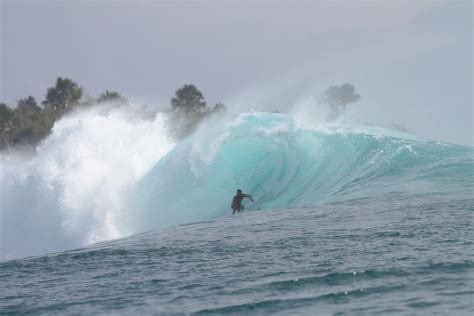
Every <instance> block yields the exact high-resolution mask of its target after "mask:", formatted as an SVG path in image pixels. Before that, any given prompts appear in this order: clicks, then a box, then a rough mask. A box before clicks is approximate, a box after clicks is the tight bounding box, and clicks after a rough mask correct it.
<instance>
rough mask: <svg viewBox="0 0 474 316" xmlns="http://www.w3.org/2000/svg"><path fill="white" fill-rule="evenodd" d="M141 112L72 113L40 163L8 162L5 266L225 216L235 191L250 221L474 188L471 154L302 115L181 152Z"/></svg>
mask: <svg viewBox="0 0 474 316" xmlns="http://www.w3.org/2000/svg"><path fill="white" fill-rule="evenodd" d="M139 114H140V113H138V114H137V111H136V110H133V107H120V108H113V107H108V106H99V107H95V108H89V109H86V110H82V111H80V112H77V113H72V114H70V115H68V116H66V117H64V118H63V119H61V120H60V121H58V122H57V123H56V125H55V126H54V130H53V132H52V134H51V135H50V136H49V137H48V138H47V139H46V140H45V141H44V142H43V143H42V144H41V145H40V146H39V147H38V148H37V154H36V155H34V156H23V155H21V154H16V155H14V154H8V155H4V156H3V157H2V161H1V163H2V173H1V176H0V181H1V182H0V183H1V186H2V197H1V200H2V204H1V226H0V229H1V231H0V238H1V240H0V259H2V260H5V259H11V258H17V257H23V256H29V255H39V254H44V253H48V252H55V251H61V250H66V249H71V248H77V247H80V246H84V245H87V244H91V243H95V242H99V241H104V240H109V239H114V238H119V237H124V236H128V235H131V234H135V233H139V232H144V231H147V230H151V229H156V228H163V227H167V226H172V225H177V224H183V223H190V222H196V221H201V220H208V219H213V218H216V217H220V216H223V215H225V214H228V212H229V204H230V200H231V197H232V195H233V194H234V192H235V189H237V188H242V189H243V190H244V191H245V192H249V193H251V194H252V195H253V196H254V198H255V203H253V204H251V205H250V204H249V205H247V210H248V211H258V210H265V211H271V210H272V209H278V208H292V207H305V206H309V205H315V204H318V203H328V202H331V203H332V202H338V201H344V200H348V199H364V198H370V197H374V196H379V197H380V196H384V195H391V194H394V193H395V194H396V193H401V192H411V193H413V194H424V193H427V192H429V193H431V194H432V193H436V192H447V191H450V190H458V189H463V188H464V189H463V190H472V183H470V180H469V179H470V177H469V176H471V178H472V174H470V173H469V172H470V170H471V169H470V168H471V167H472V148H470V147H465V146H457V145H448V144H441V143H437V142H433V141H427V140H423V139H419V138H417V137H415V136H413V135H409V134H405V133H399V132H394V131H391V130H387V129H381V128H372V127H366V126H354V125H349V124H343V123H342V122H338V123H332V124H327V123H325V122H324V120H319V121H317V120H315V118H316V117H318V113H310V112H307V111H306V110H305V108H304V107H302V108H299V109H295V111H294V113H292V114H291V115H287V114H275V113H243V114H240V115H231V114H222V115H219V116H211V117H210V118H209V119H207V120H206V121H204V122H203V123H202V124H201V126H200V128H199V129H198V130H197V131H196V132H195V133H194V134H193V135H191V136H190V137H189V138H188V139H186V140H184V141H183V142H182V143H179V144H177V145H176V144H175V143H174V142H173V141H171V140H170V139H169V138H168V136H167V133H166V128H165V126H166V119H167V117H166V114H164V113H158V114H157V115H156V116H155V117H154V118H153V119H152V120H149V119H143V118H142V117H141V116H140V115H139ZM466 174H467V176H463V175H466ZM446 177H447V178H446ZM451 178H453V179H456V181H453V183H451V184H450V185H449V186H448V188H446V187H445V186H443V183H445V182H446V181H448V182H449V179H451ZM446 179H448V180H446ZM459 179H461V180H459ZM446 190H447V191H446Z"/></svg>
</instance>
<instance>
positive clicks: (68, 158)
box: [0, 106, 474, 315]
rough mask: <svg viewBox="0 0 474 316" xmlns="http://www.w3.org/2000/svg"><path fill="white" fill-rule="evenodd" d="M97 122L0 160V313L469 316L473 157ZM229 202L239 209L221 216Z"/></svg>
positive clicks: (91, 119) (327, 135)
mask: <svg viewBox="0 0 474 316" xmlns="http://www.w3.org/2000/svg"><path fill="white" fill-rule="evenodd" d="M168 123H169V121H168V118H167V115H166V113H157V114H156V115H154V116H153V117H152V118H149V117H143V115H142V114H141V113H139V112H138V111H133V110H132V109H131V108H126V109H124V108H118V109H117V108H114V107H106V106H102V107H96V108H90V109H87V110H83V111H81V112H77V113H74V114H72V115H69V116H67V117H64V118H63V119H61V120H60V121H59V122H57V123H56V125H55V126H54V130H53V132H52V133H51V135H50V136H49V137H48V138H47V139H46V140H45V141H44V142H43V143H42V144H41V145H40V146H38V148H37V149H36V151H37V154H36V155H34V156H26V155H22V154H20V153H11V152H10V153H8V154H6V153H5V154H3V155H2V158H1V174H0V184H1V187H2V190H1V205H0V207H1V209H0V280H1V284H2V288H1V289H0V314H9V313H39V314H41V313H44V314H64V313H73V314H77V313H79V314H90V313H93V314H97V313H101V314H102V313H105V314H132V313H141V314H282V315H287V314H293V315H298V314H301V315H308V314H319V315H326V314H336V313H341V314H387V313H393V314H407V315H408V314H410V315H412V314H427V313H429V314H456V315H469V314H472V313H473V312H474V304H473V298H474V291H473V290H472V289H473V288H474V277H473V275H474V262H473V258H474V256H473V255H474V248H473V243H474V235H473V230H472V223H473V211H474V203H473V202H474V199H473V193H474V192H473V190H474V181H473V180H474V155H473V154H474V151H473V148H472V147H469V146H461V145H454V144H447V143H441V142H437V141H434V140H427V139H423V138H420V137H417V136H414V135H411V134H407V133H401V132H396V131H392V130H388V129H384V128H376V127H369V126H360V125H351V124H347V123H345V124H343V123H338V124H314V125H311V124H309V125H308V124H302V123H301V121H300V120H299V119H298V118H297V117H295V116H292V115H288V114H279V113H268V112H250V113H243V114H239V115H231V114H220V115H215V116H212V117H210V118H209V119H207V120H206V121H204V122H203V124H201V126H200V127H199V129H198V130H197V131H196V132H195V133H193V134H192V135H191V136H190V137H188V138H187V139H185V140H184V141H182V142H180V143H176V142H174V141H172V140H171V138H170V137H168V135H167V133H166V126H167V124H168ZM237 189H242V190H243V191H244V192H245V193H250V194H251V195H252V196H253V198H254V200H255V202H254V203H251V202H248V201H246V202H245V203H246V210H245V212H244V213H242V214H238V215H235V216H232V215H231V209H230V202H231V200H232V196H233V195H234V194H235V191H236V190H237Z"/></svg>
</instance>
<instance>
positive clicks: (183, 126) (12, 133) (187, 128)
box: [0, 77, 360, 149]
mask: <svg viewBox="0 0 474 316" xmlns="http://www.w3.org/2000/svg"><path fill="white" fill-rule="evenodd" d="M82 95H83V88H82V87H81V86H79V85H78V84H77V83H75V82H74V81H72V80H71V79H68V78H61V77H58V78H57V80H56V84H55V85H54V86H53V87H51V88H48V89H47V92H46V96H45V100H44V101H42V102H41V105H42V106H39V105H38V103H37V102H36V100H35V98H34V97H32V96H29V97H27V98H24V99H20V100H18V101H17V104H16V107H15V108H11V107H9V106H8V105H7V104H5V103H0V149H5V148H11V147H15V146H19V145H24V146H33V147H34V146H36V145H37V144H38V143H39V142H41V141H42V140H43V139H44V138H45V137H46V136H47V135H48V134H49V133H50V132H51V129H52V128H53V126H54V123H55V122H56V121H57V120H59V119H60V118H61V117H62V116H63V115H65V114H66V113H68V112H71V111H74V110H75V109H77V108H81V107H88V106H94V105H96V104H99V103H113V105H124V104H128V101H127V99H126V98H125V97H123V96H122V95H120V94H119V93H118V92H115V91H109V90H106V91H105V92H104V93H102V94H100V95H99V96H98V97H97V98H91V97H87V98H86V100H83V99H82ZM359 99H360V96H359V95H358V94H356V93H355V89H354V86H352V85H351V84H349V83H346V84H343V85H341V86H331V87H329V88H328V89H327V90H325V91H324V93H323V94H322V96H321V100H322V102H324V103H326V104H327V105H329V108H330V113H329V117H328V119H329V120H334V119H336V118H338V117H339V116H340V115H341V114H342V113H344V111H345V110H346V105H347V104H350V103H354V102H357V101H358V100H359ZM170 106H171V109H170V111H169V115H168V119H167V121H166V123H167V130H168V133H169V135H170V136H171V137H172V138H174V139H175V140H176V141H181V140H183V139H185V138H186V137H187V136H189V135H190V134H191V133H192V132H193V131H195V130H196V128H197V127H198V125H199V124H200V123H201V122H202V121H203V120H204V119H205V118H206V117H208V116H209V115H212V114H213V113H216V112H221V111H225V109H226V108H225V106H224V104H222V103H218V104H216V105H215V106H214V107H213V108H210V107H208V106H207V104H206V100H205V98H204V95H203V93H202V92H201V91H200V90H199V89H198V88H197V87H196V86H194V85H192V84H185V85H184V86H182V87H181V88H179V89H178V90H176V92H175V95H174V97H172V98H171V100H170ZM155 114H156V113H151V112H150V113H148V114H146V116H147V117H148V116H149V117H150V118H151V117H154V115H155Z"/></svg>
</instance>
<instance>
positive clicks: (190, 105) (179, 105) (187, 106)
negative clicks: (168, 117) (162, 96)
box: [171, 84, 206, 112]
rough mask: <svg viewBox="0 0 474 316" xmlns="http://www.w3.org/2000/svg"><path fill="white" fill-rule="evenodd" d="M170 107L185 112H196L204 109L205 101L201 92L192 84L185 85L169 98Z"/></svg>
mask: <svg viewBox="0 0 474 316" xmlns="http://www.w3.org/2000/svg"><path fill="white" fill-rule="evenodd" d="M171 107H172V108H173V109H177V110H184V111H186V112H196V111H200V110H203V109H204V108H205V107H206V101H205V99H204V95H203V94H202V92H201V91H199V90H198V88H196V86H195V85H193V84H185V85H184V86H183V87H182V88H180V89H178V90H177V91H176V92H175V96H174V97H173V98H171Z"/></svg>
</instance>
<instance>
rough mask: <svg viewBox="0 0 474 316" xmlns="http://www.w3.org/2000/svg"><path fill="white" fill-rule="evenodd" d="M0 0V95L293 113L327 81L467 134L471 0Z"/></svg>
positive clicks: (442, 135)
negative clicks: (71, 91)
mask: <svg viewBox="0 0 474 316" xmlns="http://www.w3.org/2000/svg"><path fill="white" fill-rule="evenodd" d="M0 1H1V32H0V34H1V42H0V44H1V63H0V67H1V72H0V75H1V77H0V101H3V102H7V103H8V104H11V105H13V104H14V103H15V100H17V99H19V98H22V97H26V96H28V95H33V96H35V97H36V98H37V99H38V101H41V100H42V99H43V97H44V94H45V91H46V89H47V88H48V87H50V86H52V85H53V84H54V82H55V79H56V77H57V76H66V77H69V78H71V79H73V80H75V81H76V82H78V83H79V84H81V85H82V86H83V87H84V88H85V90H86V92H87V93H88V94H89V95H92V96H95V95H97V94H99V93H101V92H103V91H104V90H105V89H109V90H116V91H119V92H120V93H122V94H123V95H125V96H126V97H128V98H129V99H131V100H136V101H137V102H148V103H156V104H162V105H163V104H168V100H169V98H170V97H171V96H172V95H173V93H174V91H175V90H176V89H177V88H178V87H180V86H181V85H182V84H184V83H194V84H196V85H197V86H198V87H199V88H200V89H201V90H202V91H203V93H204V95H205V96H206V97H207V99H208V101H209V103H210V104H211V105H213V104H214V103H216V102H221V101H222V102H224V103H226V105H227V106H228V107H230V108H235V109H237V108H239V107H240V108H256V109H265V110H275V109H277V110H283V111H285V110H287V109H289V108H290V107H291V106H292V105H294V104H297V103H298V102H303V101H304V100H306V99H308V98H311V97H314V96H317V95H318V94H319V93H321V92H322V91H323V90H324V89H325V88H326V87H327V86H329V85H333V84H341V83H344V82H351V83H353V84H354V85H355V87H356V89H357V91H358V92H359V93H360V94H361V95H362V99H361V102H360V103H359V104H356V105H354V106H353V107H352V109H351V111H350V112H351V113H350V114H351V116H352V117H353V118H354V119H356V120H358V121H361V122H368V123H370V124H374V125H379V126H391V125H403V126H405V127H407V128H408V130H409V131H411V132H413V133H415V134H418V135H420V136H424V137H429V138H435V139H438V140H442V141H448V142H455V143H461V144H470V145H472V144H473V139H472V138H473V127H472V126H473V125H472V124H473V119H474V118H473V110H472V108H473V102H472V100H473V99H472V89H473V82H472V71H473V68H472V40H473V37H472V15H473V11H472V10H473V8H472V3H471V2H470V1H450V2H428V1H380V2H373V1H370V2H362V1H308V2H293V1H291V2H290V1H280V2H272V1H253V2H250V1H245V2H228V1H220V2H197V1H192V2H184V1H173V2H159V1H85V0H83V1H81V0H77V1H74V0H70V1H8V0H0Z"/></svg>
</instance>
